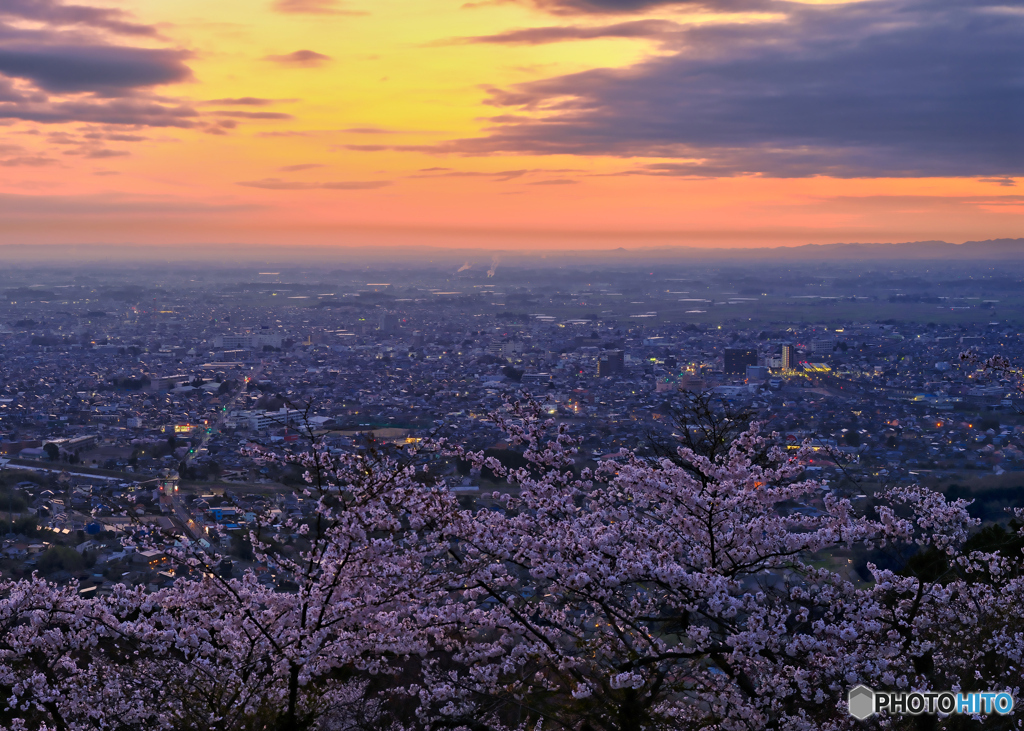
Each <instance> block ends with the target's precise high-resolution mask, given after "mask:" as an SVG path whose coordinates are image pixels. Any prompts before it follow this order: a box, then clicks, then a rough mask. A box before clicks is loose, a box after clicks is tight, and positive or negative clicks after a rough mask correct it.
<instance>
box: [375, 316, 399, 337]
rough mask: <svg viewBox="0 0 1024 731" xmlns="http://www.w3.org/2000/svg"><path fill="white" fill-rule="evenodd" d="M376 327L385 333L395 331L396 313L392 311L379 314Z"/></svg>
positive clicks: (396, 326)
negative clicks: (378, 321)
mask: <svg viewBox="0 0 1024 731" xmlns="http://www.w3.org/2000/svg"><path fill="white" fill-rule="evenodd" d="M377 329H378V330H380V331H381V332H382V333H384V334H385V335H387V334H390V333H393V332H395V331H396V330H398V315H396V314H395V313H394V312H385V313H384V314H383V315H381V316H380V324H379V325H378V326H377Z"/></svg>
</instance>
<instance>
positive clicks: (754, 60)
mask: <svg viewBox="0 0 1024 731" xmlns="http://www.w3.org/2000/svg"><path fill="white" fill-rule="evenodd" d="M780 7H781V8H784V9H785V10H786V11H787V15H786V16H784V17H783V18H782V19H780V20H779V21H776V22H760V23H716V24H705V25H701V26H694V27H692V28H690V29H688V30H686V31H684V32H682V33H680V34H678V35H677V36H675V37H674V38H673V40H672V43H673V44H674V47H675V48H676V52H675V53H674V54H673V55H669V56H659V57H656V58H653V59H650V60H648V61H645V62H643V63H640V64H637V65H635V66H633V67H630V68H626V69H596V70H591V71H586V72H582V73H576V74H571V75H566V76H559V77H554V78H549V79H544V80H540V81H536V82H531V83H526V84H520V85H516V86H512V87H508V88H503V89H491V90H490V91H489V95H488V99H487V102H488V103H489V104H491V105H493V106H495V107H497V108H498V109H500V110H501V112H500V114H499V115H497V116H496V117H494V118H493V119H492V126H491V128H490V130H489V132H488V133H487V134H486V135H485V136H482V137H478V138H473V139H462V140H453V141H450V142H446V143H441V144H439V145H436V146H434V148H433V151H434V152H441V153H444V152H448V153H457V154H467V155H493V154H495V153H510V154H576V155H611V156H618V157H622V158H637V157H657V158H674V161H673V162H670V163H658V164H657V165H654V166H640V167H638V168H636V169H634V170H632V171H629V173H628V174H646V175H681V176H697V177H700V176H722V175H743V174H760V175H768V176H776V177H804V176H814V175H830V176H838V177H889V176H913V177H919V176H970V177H977V176H984V177H994V178H1001V177H1019V176H1021V175H1024V145H1022V144H1021V143H1020V125H1021V122H1022V120H1024V78H1022V77H1021V75H1020V74H1019V73H1018V69H1020V68H1021V67H1024V15H1021V14H1020V13H1017V12H1013V11H1012V9H1011V8H1008V7H1007V6H1006V5H1005V3H1002V2H1001V0H981V1H980V2H977V3H962V2H955V1H954V0H875V1H872V2H862V3H851V4H846V5H795V4H794V5H785V6H780Z"/></svg>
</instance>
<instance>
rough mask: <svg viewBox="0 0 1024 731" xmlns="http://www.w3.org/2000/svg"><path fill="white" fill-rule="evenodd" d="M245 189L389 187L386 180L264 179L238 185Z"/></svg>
mask: <svg viewBox="0 0 1024 731" xmlns="http://www.w3.org/2000/svg"><path fill="white" fill-rule="evenodd" d="M238 185H244V186H245V187H247V188H263V189H264V190H373V189H375V188H383V187H385V186H388V185H391V182H390V181H388V180H341V181H335V182H328V183H303V182H299V181H295V180H281V179H280V178H264V179H263V180H248V181H244V182H240V183H238Z"/></svg>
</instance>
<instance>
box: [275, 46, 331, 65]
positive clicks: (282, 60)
mask: <svg viewBox="0 0 1024 731" xmlns="http://www.w3.org/2000/svg"><path fill="white" fill-rule="evenodd" d="M264 58H265V59H266V60H267V61H273V62H274V63H279V64H282V65H284V66H305V67H310V66H323V65H324V64H325V63H327V62H328V61H330V60H331V57H330V56H325V55H324V54H322V53H317V52H316V51H309V50H302V51H293V52H292V53H286V54H283V55H272V56H265V57H264Z"/></svg>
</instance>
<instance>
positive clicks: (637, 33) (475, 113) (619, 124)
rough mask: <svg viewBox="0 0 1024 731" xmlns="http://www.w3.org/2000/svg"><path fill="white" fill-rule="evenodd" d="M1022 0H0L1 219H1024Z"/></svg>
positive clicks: (376, 241)
mask: <svg viewBox="0 0 1024 731" xmlns="http://www.w3.org/2000/svg"><path fill="white" fill-rule="evenodd" d="M1022 69H1024V3H1022V2H1009V1H1007V2H994V1H992V0H971V1H970V2H965V0H883V1H874V0H865V1H862V2H850V3H843V4H823V3H820V2H813V3H812V2H806V3H792V2H781V1H779V0H708V2H689V3H666V2H658V1H657V0H348V1H342V0H120V1H118V0H105V1H104V2H93V1H92V0H81V3H80V4H72V3H70V2H68V3H61V2H59V1H58V0H0V186H2V189H0V243H3V244H26V243H27V244H33V243H39V244H47V243H92V242H104V243H132V244H136V243H137V244H139V245H145V244H174V243H179V242H180V243H193V244H194V243H205V242H233V243H243V244H244V243H254V244H255V243H259V244H280V245H282V246H286V245H291V244H305V245H309V244H313V245H337V246H345V245H361V246H362V245H382V246H383V245H390V244H407V245H409V244H411V245H415V244H417V243H421V244H425V245H431V246H455V247H464V246H466V247H468V246H473V247H484V248H486V247H494V248H508V247H516V248H539V247H548V246H550V247H555V248H563V249H564V248H614V247H619V246H625V247H627V248H629V247H630V246H641V245H642V246H662V245H666V246H667V245H694V246H766V245H770V246H778V245H788V244H804V243H830V242H840V241H844V242H849V241H861V242H867V241H908V240H926V239H944V240H947V241H954V242H960V241H964V240H968V239H986V238H998V237H1017V236H1022V235H1024V226H1022V223H1024V197H1022V195H1021V188H1020V185H1021V183H1022V181H1024V134H1022V133H1024V74H1022V72H1021V70H1022Z"/></svg>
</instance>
